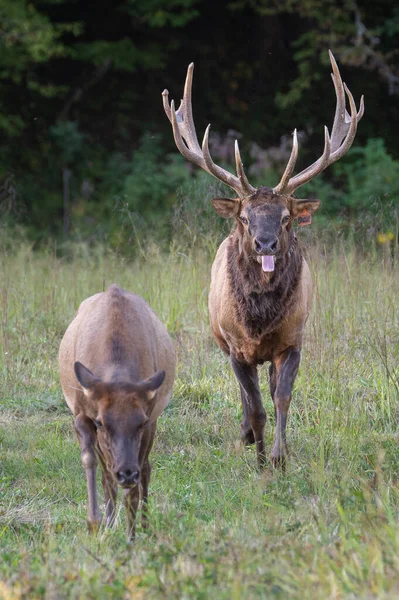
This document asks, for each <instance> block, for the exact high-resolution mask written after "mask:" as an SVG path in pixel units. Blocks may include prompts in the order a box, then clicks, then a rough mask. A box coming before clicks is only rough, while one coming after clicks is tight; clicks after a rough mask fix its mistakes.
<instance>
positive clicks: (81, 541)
mask: <svg viewBox="0 0 399 600" xmlns="http://www.w3.org/2000/svg"><path fill="white" fill-rule="evenodd" d="M208 246H211V249H209V248H208V249H205V248H207V245H206V244H204V250H203V251H196V252H194V251H192V252H191V251H190V252H186V253H184V252H181V251H180V250H178V249H177V248H175V249H174V250H173V251H172V253H171V254H170V255H167V256H163V255H161V254H160V253H159V251H158V250H157V248H156V247H155V246H153V247H150V248H146V257H142V258H140V259H138V260H137V261H135V262H127V261H125V260H123V259H122V258H120V257H119V256H115V255H112V254H109V253H107V252H105V251H101V250H100V249H99V250H96V251H90V252H89V251H87V250H86V249H85V247H84V246H82V247H81V248H78V250H77V251H76V252H75V256H74V258H73V259H69V260H67V259H57V258H55V257H54V256H52V255H51V254H50V253H47V254H45V253H43V254H35V253H33V252H32V251H31V249H30V248H29V247H27V246H25V245H23V244H22V245H21V247H20V250H19V251H18V252H16V253H15V252H14V253H13V254H7V253H6V252H3V253H2V254H1V256H0V262H1V274H2V275H1V280H0V310H1V322H0V327H1V328H0V373H1V378H0V395H1V405H0V408H1V411H0V598H5V599H8V600H10V599H17V598H46V599H48V598H51V599H52V598H56V599H59V598H68V599H69V598H84V599H86V598H137V599H141V598H165V597H166V598H200V599H208V598H218V599H241V598H245V599H247V598H279V599H280V598H281V599H283V598H284V599H285V598H298V599H302V598H317V599H319V598H323V599H325V598H331V599H340V598H353V599H357V598H396V597H398V594H399V583H398V582H399V527H398V516H399V483H398V473H399V445H398V423H399V392H398V390H399V368H398V357H399V313H398V309H397V306H398V298H399V268H398V266H397V265H396V266H392V265H389V264H386V261H385V264H384V262H383V261H382V258H381V257H380V256H379V255H378V254H376V253H370V255H369V256H360V255H359V254H357V253H356V252H355V251H354V250H348V251H346V252H345V251H344V249H343V248H342V247H338V246H337V247H336V248H333V249H332V250H328V251H325V250H324V249H322V247H321V246H320V245H317V244H315V245H314V247H313V249H312V251H310V252H309V254H310V264H311V268H312V271H313V278H314V282H315V295H314V306H313V312H312V315H311V318H310V320H309V323H308V326H307V332H306V340H305V345H304V352H303V360H302V363H301V368H300V372H299V375H298V378H297V381H296V384H295V391H294V400H293V403H292V405H291V410H290V420H289V426H288V440H289V447H290V461H289V466H288V469H287V473H286V475H285V476H284V475H282V474H281V473H279V472H272V471H271V470H266V471H265V472H263V473H259V472H258V471H257V469H256V466H255V465H256V458H255V454H254V451H253V449H247V450H244V449H243V448H242V447H241V445H240V444H239V443H238V434H239V422H240V406H239V394H238V389H237V385H236V383H235V381H234V378H233V375H232V372H231V370H230V367H229V365H228V362H227V360H226V359H225V357H224V356H223V355H222V353H221V352H220V351H219V350H218V349H217V348H216V346H215V344H214V343H213V341H212V339H211V335H210V331H209V327H208V321H207V307H206V304H207V289H208V285H209V275H210V254H212V252H213V251H214V248H212V244H209V245H208ZM114 281H115V282H118V283H119V284H120V285H122V286H123V287H125V288H126V289H129V290H131V291H134V292H136V293H138V294H140V295H142V296H143V297H144V298H145V299H146V300H148V301H149V302H150V303H151V305H152V306H153V307H154V309H155V310H156V312H157V313H158V315H159V316H160V317H161V318H162V320H163V321H164V322H165V323H166V324H167V326H168V328H169V331H170V332H171V333H172V335H173V337H174V340H175V343H176V348H177V351H178V358H179V366H178V373H177V379H176V384H175V388H174V395H173V398H172V401H171V404H170V406H169V407H168V408H167V410H166V411H165V413H164V415H163V416H162V417H161V418H160V420H159V429H158V435H157V438H156V443H155V447H154V449H153V452H152V464H153V479H152V483H151V488H150V491H151V530H150V532H149V533H144V532H143V531H141V529H140V528H139V530H138V536H137V539H136V542H135V544H134V545H133V546H132V545H129V544H128V543H127V542H126V540H125V523H124V514H123V509H121V510H120V513H119V514H118V521H117V526H116V527H115V529H113V530H106V529H102V530H100V532H99V534H98V535H95V536H89V535H88V533H87V531H86V503H87V500H86V486H85V479H84V474H83V470H82V467H81V463H80V455H79V447H78V444H77V442H76V439H75V435H74V432H73V427H72V417H71V415H70V413H69V412H68V409H67V407H66V405H65V404H64V402H63V399H62V394H61V390H60V386H59V381H58V373H57V360H56V357H57V352H58V346H59V343H60V340H61V337H62V335H63V332H64V331H65V328H66V327H67V325H68V324H69V322H70V321H71V319H72V318H73V315H74V313H75V311H76V308H77V307H78V305H79V303H80V302H81V300H83V299H84V298H86V297H87V296H89V295H91V294H93V293H95V292H97V291H100V290H103V289H104V288H105V287H107V286H108V285H109V284H110V283H112V282H114ZM266 374H267V369H266V368H263V369H262V377H261V385H262V389H263V393H264V403H265V406H266V408H267V410H268V415H269V422H268V427H267V444H268V447H269V448H270V449H271V445H272V440H273V422H272V421H273V420H272V414H273V410H272V403H271V400H270V398H269V395H268V382H267V377H266Z"/></svg>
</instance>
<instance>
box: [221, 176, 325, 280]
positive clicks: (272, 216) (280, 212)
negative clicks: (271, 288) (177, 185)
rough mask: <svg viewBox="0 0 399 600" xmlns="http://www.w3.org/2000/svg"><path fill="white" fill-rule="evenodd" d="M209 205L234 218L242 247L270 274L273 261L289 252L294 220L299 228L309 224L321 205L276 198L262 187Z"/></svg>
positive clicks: (271, 192)
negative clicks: (244, 196) (248, 195)
mask: <svg viewBox="0 0 399 600" xmlns="http://www.w3.org/2000/svg"><path fill="white" fill-rule="evenodd" d="M212 203H213V206H214V208H215V210H216V212H217V213H218V214H219V215H220V216H222V217H225V218H227V217H235V219H236V221H237V223H238V227H239V231H240V233H241V235H242V247H243V248H244V249H245V251H246V252H247V253H248V254H250V255H252V256H253V257H254V258H255V259H256V260H257V261H258V262H259V263H261V264H262V268H263V270H264V271H273V270H274V262H275V260H278V259H279V257H281V255H282V254H284V253H285V252H287V251H288V249H289V244H290V240H291V237H292V234H291V235H290V231H291V226H292V222H293V221H294V219H297V218H298V221H299V224H301V225H307V224H309V223H310V222H311V215H312V213H313V212H314V211H315V210H317V208H318V207H319V204H320V203H319V201H318V200H316V201H310V200H294V199H293V198H291V197H285V196H279V195H277V194H274V193H273V191H272V190H271V189H269V188H265V187H263V188H259V189H258V190H256V192H255V193H254V194H252V196H250V197H249V198H245V199H243V200H239V199H227V198H214V199H213V200H212ZM301 221H302V222H301Z"/></svg>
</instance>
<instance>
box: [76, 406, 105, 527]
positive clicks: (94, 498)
mask: <svg viewBox="0 0 399 600" xmlns="http://www.w3.org/2000/svg"><path fill="white" fill-rule="evenodd" d="M75 429H76V433H77V434H78V439H79V443H80V454H81V458H82V465H83V467H84V469H85V471H86V482H87V495H88V498H89V511H88V518H87V526H88V529H89V531H95V530H96V529H98V526H99V525H100V523H101V512H100V507H99V504H98V495H97V483H96V471H97V456H96V441H97V440H96V428H95V426H94V424H93V422H92V420H91V419H89V418H88V417H86V416H84V415H82V414H79V415H77V417H76V419H75Z"/></svg>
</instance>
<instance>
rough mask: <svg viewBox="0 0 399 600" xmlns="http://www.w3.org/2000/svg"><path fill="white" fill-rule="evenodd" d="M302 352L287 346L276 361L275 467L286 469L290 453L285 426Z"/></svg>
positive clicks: (274, 362)
mask: <svg viewBox="0 0 399 600" xmlns="http://www.w3.org/2000/svg"><path fill="white" fill-rule="evenodd" d="M300 359H301V353H300V351H299V350H297V349H295V348H287V350H285V351H284V352H283V353H282V354H280V355H279V356H277V357H276V358H275V359H274V361H273V364H274V370H275V372H276V389H275V392H274V396H273V402H274V409H275V412H276V417H277V418H276V437H275V440H274V445H273V450H272V453H271V459H272V462H273V465H274V466H275V467H282V468H283V469H285V463H286V458H287V454H288V449H287V442H286V437H285V428H286V425H287V415H288V409H289V407H290V403H291V394H292V386H293V385H294V381H295V377H296V375H297V373H298V367H299V362H300Z"/></svg>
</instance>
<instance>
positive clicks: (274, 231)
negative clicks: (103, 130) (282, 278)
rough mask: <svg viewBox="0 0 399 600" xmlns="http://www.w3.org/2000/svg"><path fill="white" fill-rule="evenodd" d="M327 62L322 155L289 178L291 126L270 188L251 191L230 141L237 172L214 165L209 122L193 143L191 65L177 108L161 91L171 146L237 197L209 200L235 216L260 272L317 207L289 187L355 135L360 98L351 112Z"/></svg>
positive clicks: (318, 170)
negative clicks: (329, 107) (328, 122)
mask: <svg viewBox="0 0 399 600" xmlns="http://www.w3.org/2000/svg"><path fill="white" fill-rule="evenodd" d="M330 60H331V66H332V70H333V72H332V74H331V76H332V80H333V84H334V88H335V94H336V98H337V102H336V109H335V117H334V123H333V127H332V131H331V136H330V134H329V131H328V129H327V127H325V128H324V150H323V153H322V155H321V156H320V158H318V159H317V160H316V161H315V162H314V163H313V164H312V165H310V166H309V167H307V168H306V169H304V170H303V171H301V172H300V173H298V174H297V175H295V176H293V172H294V169H295V163H296V160H297V157H298V139H297V132H296V129H295V130H294V134H293V144H292V151H291V156H290V158H289V160H288V163H287V166H286V169H285V171H284V174H283V176H282V178H281V181H280V183H279V184H278V185H277V186H275V187H274V188H266V187H260V188H258V189H256V188H254V187H252V185H251V184H250V183H249V182H248V179H247V177H246V175H245V172H244V167H243V164H242V161H241V156H240V151H239V148H238V142H237V141H236V142H235V162H236V171H237V175H233V174H232V173H229V172H228V171H226V170H225V169H222V168H221V167H219V166H218V165H216V164H215V163H214V162H213V160H212V157H211V155H210V152H209V142H208V139H209V129H210V125H208V127H207V128H206V131H205V135H204V139H203V142H202V147H201V146H200V145H199V143H198V138H197V134H196V131H195V125H194V119H193V111H192V103H191V90H192V83H193V71H194V64H193V63H191V64H190V65H189V67H188V71H187V77H186V83H185V86H184V95H183V100H182V101H181V103H180V106H179V108H178V110H175V104H174V101H173V100H172V102H171V103H170V105H169V100H168V96H169V92H168V91H167V90H164V91H163V93H162V96H163V105H164V109H165V112H166V115H167V117H168V119H169V120H170V122H171V124H172V128H173V135H174V138H175V142H176V146H177V148H178V149H179V151H180V152H181V154H182V155H183V156H184V157H185V158H187V159H188V160H189V161H191V162H193V163H194V164H196V165H198V166H199V167H201V168H202V169H204V170H205V171H207V172H208V173H210V174H211V175H213V176H214V177H216V178H217V179H219V180H220V181H222V182H223V183H225V184H227V185H228V186H229V187H231V188H232V189H233V190H234V191H235V192H236V194H237V195H238V198H235V199H228V198H216V199H214V200H213V206H214V207H215V209H216V212H217V213H218V214H219V215H221V216H222V217H235V218H236V220H237V222H238V227H239V228H241V229H242V240H243V241H242V244H243V247H244V245H245V246H246V248H247V250H248V251H250V252H252V253H253V254H254V255H255V256H256V257H257V258H258V262H261V263H262V266H263V269H264V270H265V271H272V270H274V258H270V257H274V256H276V257H278V253H279V252H284V249H287V240H288V238H289V232H290V230H291V225H292V222H293V221H294V220H295V219H298V221H299V224H302V225H306V224H308V223H310V221H311V215H312V213H313V212H314V211H315V210H316V209H317V208H318V207H319V204H320V203H319V201H318V200H299V199H297V198H295V197H294V196H293V193H294V191H295V190H296V189H298V188H299V187H300V186H302V185H304V184H305V183H308V182H309V181H310V180H311V179H313V178H314V177H315V176H316V175H318V174H319V173H321V171H323V170H324V169H325V168H326V167H328V166H329V165H331V164H332V163H334V162H335V161H337V160H338V159H340V158H341V157H342V156H343V155H344V154H346V152H347V151H348V150H349V148H350V147H351V145H352V142H353V140H354V138H355V135H356V129H357V124H358V122H359V120H360V119H361V118H362V116H363V112H364V102H363V96H362V98H361V101H360V108H359V112H357V109H356V105H355V101H354V99H353V96H352V94H351V93H350V91H349V90H348V88H347V86H346V85H345V84H344V83H343V82H342V79H341V75H340V73H339V70H338V66H337V63H336V62H335V59H334V56H333V55H332V53H331V52H330ZM345 93H346V95H347V97H348V100H349V107H350V114H349V113H348V112H347V111H346V108H345ZM291 235H292V234H291ZM262 257H269V258H262Z"/></svg>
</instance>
